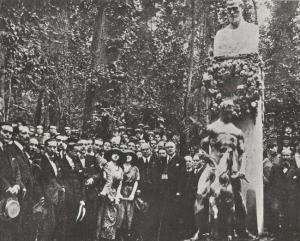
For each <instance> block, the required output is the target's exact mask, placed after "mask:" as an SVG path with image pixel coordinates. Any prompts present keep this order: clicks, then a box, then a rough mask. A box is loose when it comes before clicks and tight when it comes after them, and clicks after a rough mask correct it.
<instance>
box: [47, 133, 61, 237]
mask: <svg viewBox="0 0 300 241" xmlns="http://www.w3.org/2000/svg"><path fill="white" fill-rule="evenodd" d="M41 170H42V177H41V181H42V187H43V191H44V195H45V205H46V210H47V215H46V217H45V223H44V230H45V232H44V233H43V234H42V238H41V239H42V240H45V241H52V240H53V239H56V240H62V237H63V230H62V227H63V226H62V224H63V217H62V215H61V214H62V211H63V206H64V199H65V188H64V186H63V184H62V180H61V173H60V168H59V164H58V162H57V142H56V140H54V139H48V140H47V141H46V142H45V154H44V155H42V159H41Z"/></svg>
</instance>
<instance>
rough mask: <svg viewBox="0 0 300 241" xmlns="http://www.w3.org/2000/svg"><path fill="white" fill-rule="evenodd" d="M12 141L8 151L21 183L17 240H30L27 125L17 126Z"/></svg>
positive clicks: (32, 231) (29, 175)
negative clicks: (18, 169)
mask: <svg viewBox="0 0 300 241" xmlns="http://www.w3.org/2000/svg"><path fill="white" fill-rule="evenodd" d="M15 133H16V136H15V138H14V141H13V142H12V143H11V144H9V145H8V146H7V150H8V152H9V153H10V154H11V155H12V157H14V158H15V159H16V160H17V163H18V165H19V168H20V173H21V179H22V183H23V184H24V185H23V186H22V199H20V204H21V213H20V217H19V218H20V219H19V228H18V231H17V232H18V236H19V238H18V240H20V241H23V240H24V241H26V240H28V241H31V240H33V239H34V235H35V234H34V230H33V225H32V208H33V183H34V180H33V173H32V163H31V160H30V156H29V154H28V153H27V152H26V149H27V146H28V143H29V138H30V137H29V128H28V127H27V126H23V125H21V126H17V127H16V130H15Z"/></svg>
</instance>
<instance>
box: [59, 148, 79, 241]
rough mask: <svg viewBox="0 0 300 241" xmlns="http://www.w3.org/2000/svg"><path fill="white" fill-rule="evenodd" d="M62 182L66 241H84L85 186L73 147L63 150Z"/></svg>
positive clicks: (60, 164)
mask: <svg viewBox="0 0 300 241" xmlns="http://www.w3.org/2000/svg"><path fill="white" fill-rule="evenodd" d="M59 166H60V169H61V181H62V183H63V185H64V187H65V191H66V192H65V202H64V209H63V217H64V219H63V227H64V228H63V229H64V240H66V241H76V240H82V239H83V234H84V230H83V227H82V220H83V218H84V216H83V215H84V213H83V212H85V211H83V209H85V186H84V184H83V182H82V180H81V178H80V174H79V170H80V168H81V165H80V160H79V158H78V156H77V155H76V153H74V152H73V147H72V146H69V147H68V148H67V150H66V151H65V150H63V151H62V152H61V155H60V157H59Z"/></svg>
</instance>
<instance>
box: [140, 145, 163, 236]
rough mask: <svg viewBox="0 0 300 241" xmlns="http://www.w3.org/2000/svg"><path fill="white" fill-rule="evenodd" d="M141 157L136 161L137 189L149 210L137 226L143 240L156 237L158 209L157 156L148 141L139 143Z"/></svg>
mask: <svg viewBox="0 0 300 241" xmlns="http://www.w3.org/2000/svg"><path fill="white" fill-rule="evenodd" d="M141 151H142V157H140V158H139V159H138V161H137V167H138V168H139V171H140V182H139V190H140V193H141V198H142V199H143V200H144V201H146V202H148V203H149V210H148V212H147V213H146V214H145V217H144V218H142V219H141V223H140V224H139V225H140V226H139V227H137V228H138V231H139V232H141V235H142V236H143V238H144V240H149V241H152V240H155V239H156V223H157V219H158V211H157V205H156V192H157V185H158V181H159V170H158V166H157V165H158V158H157V156H156V155H154V154H153V153H152V151H151V147H150V145H149V144H148V143H143V144H142V145H141Z"/></svg>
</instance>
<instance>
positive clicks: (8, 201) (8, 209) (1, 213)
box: [0, 197, 21, 221]
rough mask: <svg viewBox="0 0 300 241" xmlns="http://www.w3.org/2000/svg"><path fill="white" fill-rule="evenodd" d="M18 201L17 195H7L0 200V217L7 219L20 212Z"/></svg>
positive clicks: (14, 216)
mask: <svg viewBox="0 0 300 241" xmlns="http://www.w3.org/2000/svg"><path fill="white" fill-rule="evenodd" d="M20 209H21V208H20V203H19V201H18V198H17V197H9V198H5V199H2V200H1V201H0V219H1V220H4V221H9V220H12V219H14V218H16V217H17V216H18V215H19V213H20Z"/></svg>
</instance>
